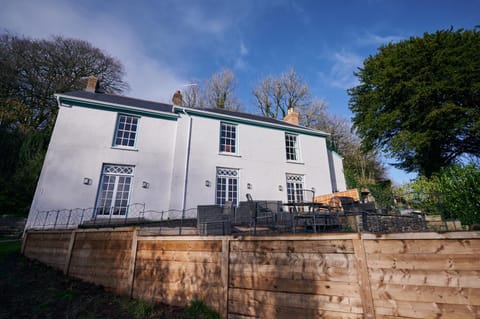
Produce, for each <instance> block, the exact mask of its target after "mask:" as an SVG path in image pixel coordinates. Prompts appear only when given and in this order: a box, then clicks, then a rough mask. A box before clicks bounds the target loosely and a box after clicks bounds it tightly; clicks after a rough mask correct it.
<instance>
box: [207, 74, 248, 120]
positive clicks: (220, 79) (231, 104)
mask: <svg viewBox="0 0 480 319" xmlns="http://www.w3.org/2000/svg"><path fill="white" fill-rule="evenodd" d="M236 86H237V81H236V79H235V75H234V74H233V72H232V71H231V70H229V69H223V70H221V71H220V72H218V73H215V74H214V75H212V78H211V79H210V80H208V81H207V82H206V85H205V97H206V104H207V106H210V107H216V108H219V109H225V110H231V111H238V110H239V109H240V102H239V101H238V99H237V97H236V96H235V88H236Z"/></svg>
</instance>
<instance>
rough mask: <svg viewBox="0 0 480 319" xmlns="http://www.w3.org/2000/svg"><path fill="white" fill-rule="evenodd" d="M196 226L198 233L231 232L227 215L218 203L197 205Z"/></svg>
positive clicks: (222, 233)
mask: <svg viewBox="0 0 480 319" xmlns="http://www.w3.org/2000/svg"><path fill="white" fill-rule="evenodd" d="M197 228H198V233H199V234H200V235H228V234H230V233H231V223H230V220H229V217H228V216H227V215H225V214H224V208H223V207H222V206H219V205H199V206H198V207H197Z"/></svg>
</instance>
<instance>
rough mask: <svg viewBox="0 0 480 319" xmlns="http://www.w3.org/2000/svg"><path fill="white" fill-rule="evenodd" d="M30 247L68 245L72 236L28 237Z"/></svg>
mask: <svg viewBox="0 0 480 319" xmlns="http://www.w3.org/2000/svg"><path fill="white" fill-rule="evenodd" d="M27 242H28V243H27V244H28V247H31V248H35V247H63V246H65V245H66V246H67V247H68V243H69V242H70V238H46V239H35V240H31V239H28V241H27Z"/></svg>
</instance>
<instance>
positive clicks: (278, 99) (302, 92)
mask: <svg viewBox="0 0 480 319" xmlns="http://www.w3.org/2000/svg"><path fill="white" fill-rule="evenodd" d="M252 93H253V96H254V97H255V103H256V104H257V107H258V109H259V110H260V112H261V113H262V114H263V115H264V116H267V117H272V118H279V117H281V118H284V117H285V115H287V111H288V109H289V108H299V107H305V106H309V105H311V104H312V99H311V96H310V89H309V87H308V85H307V84H306V83H305V81H304V80H303V79H302V77H300V76H299V75H298V74H297V73H296V72H295V70H293V69H290V70H288V71H287V72H284V73H282V74H280V75H279V76H277V77H272V76H269V77H266V78H265V79H263V80H261V81H260V82H259V83H258V84H257V85H256V86H255V87H254V88H253V92H252Z"/></svg>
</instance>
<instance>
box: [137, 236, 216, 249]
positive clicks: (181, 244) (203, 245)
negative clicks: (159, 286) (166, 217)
mask: <svg viewBox="0 0 480 319" xmlns="http://www.w3.org/2000/svg"><path fill="white" fill-rule="evenodd" d="M137 249H138V251H142V250H155V251H158V250H164V251H209V252H221V251H222V242H221V241H219V240H204V241H179V240H159V241H145V240H142V239H141V238H139V239H138V246H137Z"/></svg>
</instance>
